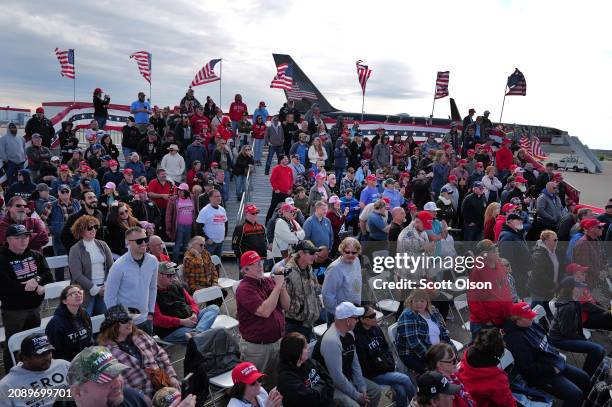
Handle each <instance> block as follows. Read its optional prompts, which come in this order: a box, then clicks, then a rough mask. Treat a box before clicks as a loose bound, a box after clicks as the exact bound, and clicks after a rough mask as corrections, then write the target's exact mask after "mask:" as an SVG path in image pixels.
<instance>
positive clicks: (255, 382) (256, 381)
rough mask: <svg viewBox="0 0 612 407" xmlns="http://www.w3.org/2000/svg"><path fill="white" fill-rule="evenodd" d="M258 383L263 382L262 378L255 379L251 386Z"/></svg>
mask: <svg viewBox="0 0 612 407" xmlns="http://www.w3.org/2000/svg"><path fill="white" fill-rule="evenodd" d="M257 384H261V379H257V380H255V381H254V382H253V383H251V384H249V386H255V385H257Z"/></svg>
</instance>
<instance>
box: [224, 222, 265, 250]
mask: <svg viewBox="0 0 612 407" xmlns="http://www.w3.org/2000/svg"><path fill="white" fill-rule="evenodd" d="M232 250H233V251H234V253H235V254H236V257H237V258H240V256H242V254H243V253H245V252H248V251H249V250H255V251H256V252H257V254H259V255H260V256H266V255H267V250H268V240H267V239H266V229H265V228H264V226H263V225H261V224H259V223H255V224H252V223H249V222H248V221H246V220H245V221H244V223H242V224H240V225H236V228H235V229H234V233H233V235H232Z"/></svg>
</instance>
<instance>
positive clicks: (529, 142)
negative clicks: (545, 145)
mask: <svg viewBox="0 0 612 407" xmlns="http://www.w3.org/2000/svg"><path fill="white" fill-rule="evenodd" d="M521 148H522V149H524V150H525V151H527V152H528V153H529V154H531V155H532V156H533V158H535V159H536V160H540V161H542V160H545V159H547V158H548V157H547V156H545V155H544V151H543V150H542V143H541V142H540V139H539V138H537V137H536V136H532V137H531V138H529V137H528V136H522V137H521Z"/></svg>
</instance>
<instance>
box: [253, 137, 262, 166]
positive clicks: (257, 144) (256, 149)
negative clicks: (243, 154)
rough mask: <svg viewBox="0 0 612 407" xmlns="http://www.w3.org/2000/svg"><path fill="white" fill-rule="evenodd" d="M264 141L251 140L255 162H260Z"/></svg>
mask: <svg viewBox="0 0 612 407" xmlns="http://www.w3.org/2000/svg"><path fill="white" fill-rule="evenodd" d="M263 145H264V139H257V138H256V139H253V154H254V160H255V162H259V161H261V156H262V155H263Z"/></svg>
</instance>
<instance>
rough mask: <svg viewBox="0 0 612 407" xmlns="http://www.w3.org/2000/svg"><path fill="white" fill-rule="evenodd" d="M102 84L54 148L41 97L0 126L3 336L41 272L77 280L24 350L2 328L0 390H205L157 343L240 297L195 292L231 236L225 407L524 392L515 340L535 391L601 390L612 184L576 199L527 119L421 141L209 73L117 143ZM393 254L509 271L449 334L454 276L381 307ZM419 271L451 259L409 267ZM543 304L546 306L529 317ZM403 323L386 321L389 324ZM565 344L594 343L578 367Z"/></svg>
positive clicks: (140, 119) (77, 394)
mask: <svg viewBox="0 0 612 407" xmlns="http://www.w3.org/2000/svg"><path fill="white" fill-rule="evenodd" d="M93 102H94V120H92V122H91V125H90V127H89V128H88V129H86V131H85V132H84V133H85V145H84V146H82V145H81V144H80V141H79V138H78V136H77V133H76V131H75V130H74V129H73V126H72V123H70V122H64V123H62V125H61V130H60V131H59V134H58V135H57V136H58V137H59V141H60V146H61V147H60V150H59V151H58V152H57V155H53V154H55V153H56V152H53V153H52V151H51V140H52V139H53V137H54V136H55V134H54V131H53V126H52V125H51V123H50V121H49V119H47V118H46V117H45V115H44V109H42V108H38V109H37V110H36V114H35V115H34V116H33V117H32V118H31V119H30V121H29V122H28V124H27V126H26V135H25V138H24V137H22V136H21V135H19V134H18V132H17V128H16V126H14V125H9V126H8V131H7V134H6V135H4V136H3V137H2V138H0V159H1V160H2V161H3V163H4V169H5V172H6V176H7V180H8V182H7V184H6V189H4V190H3V194H2V205H3V206H4V208H5V210H4V211H3V217H2V219H1V220H0V245H1V246H2V247H1V248H0V301H1V312H2V322H3V325H4V329H5V336H6V341H5V344H6V343H7V342H8V339H9V338H10V337H11V336H12V335H14V334H16V333H18V332H21V331H25V330H28V329H32V328H37V327H39V326H40V324H41V304H42V303H43V300H44V297H45V285H46V284H48V283H50V282H52V281H64V280H69V282H70V284H69V285H68V286H66V287H65V288H64V290H63V291H62V293H61V295H60V298H59V306H58V307H57V309H55V311H54V314H53V316H52V318H51V319H50V321H49V322H48V323H47V325H46V327H45V329H44V334H43V333H37V334H33V335H31V336H29V337H28V338H26V339H25V340H24V341H23V342H22V346H21V352H20V362H19V363H18V364H17V365H16V366H13V363H12V355H11V353H10V352H9V350H8V349H7V347H6V346H5V349H4V368H5V374H6V375H5V377H4V378H3V379H2V380H1V381H0V390H1V391H2V392H3V393H4V395H7V394H8V392H9V390H10V389H11V388H15V387H16V386H17V384H16V383H19V386H21V387H23V386H24V383H32V384H31V385H30V388H34V389H36V388H37V386H41V387H43V388H58V389H70V390H71V391H72V395H73V399H74V401H72V403H76V405H83V406H85V405H87V406H89V405H92V406H93V405H98V404H97V402H98V401H99V402H100V404H99V405H106V404H105V403H111V404H110V405H145V404H143V403H153V405H164V406H165V405H170V404H172V403H174V404H172V405H173V406H175V405H179V403H181V404H180V405H182V406H183V405H184V406H186V405H193V404H192V403H195V398H194V397H192V396H190V397H187V398H185V399H184V400H182V401H181V397H180V396H181V395H180V390H181V380H180V378H179V377H178V375H177V373H176V372H175V370H174V368H173V367H172V364H171V363H170V359H169V356H168V354H167V353H166V351H165V350H164V348H163V347H161V346H160V344H159V343H160V341H163V343H171V344H176V345H179V346H185V345H187V344H188V343H189V341H190V340H191V338H192V337H194V336H198V335H201V334H205V333H206V332H209V331H211V330H212V329H213V325H214V322H215V320H216V319H217V317H218V315H219V314H220V312H221V308H220V305H223V304H224V299H223V298H220V299H217V300H215V301H211V302H209V303H206V304H198V303H197V302H196V301H195V300H194V293H196V292H197V291H198V290H201V289H206V288H209V287H219V279H220V275H219V268H218V266H217V265H216V264H215V258H214V256H218V257H219V258H220V257H221V256H222V254H223V252H224V241H225V239H226V236H228V235H230V234H231V237H232V239H231V250H232V251H233V253H234V255H235V257H236V259H237V260H236V262H237V264H238V267H239V279H240V281H239V284H238V285H237V288H236V289H235V300H236V319H237V320H238V331H239V336H240V338H239V342H240V343H239V348H240V356H241V359H242V360H243V362H242V363H240V364H237V365H236V366H233V370H232V380H233V383H234V386H233V387H232V388H231V389H230V390H229V392H228V397H229V399H230V401H229V405H230V406H250V405H253V406H262V407H263V406H265V407H278V406H281V405H285V406H307V405H316V406H333V405H342V406H366V405H367V406H372V407H375V406H377V405H378V403H379V400H380V399H381V397H382V395H383V391H382V389H383V387H382V386H390V388H391V389H392V391H393V398H394V400H395V402H396V405H397V406H408V405H411V406H421V407H425V406H451V405H452V406H514V405H517V404H516V402H515V397H516V395H513V393H512V390H511V389H510V379H509V377H508V375H507V374H506V373H505V372H504V370H502V369H501V368H499V367H498V365H499V361H500V359H501V358H502V356H503V355H504V352H505V351H506V350H507V351H509V352H511V354H512V356H513V358H514V366H515V367H516V370H517V371H518V372H519V373H520V376H521V377H522V379H523V380H524V382H525V384H526V385H527V386H529V387H530V388H533V389H538V390H540V391H542V392H544V393H547V394H549V395H552V396H554V397H556V398H558V399H560V400H563V401H564V405H566V406H579V405H581V404H580V403H581V402H582V401H583V400H585V399H586V398H587V397H588V396H589V393H590V392H591V383H590V379H591V378H592V377H593V376H594V375H595V374H596V371H597V369H598V367H599V365H600V363H601V361H602V360H603V358H604V355H605V349H604V347H603V346H602V345H601V344H598V343H597V342H595V341H593V340H592V339H591V338H590V335H589V337H588V338H587V337H586V336H585V335H586V334H585V332H587V331H588V329H601V330H607V331H610V330H612V316H611V314H610V310H609V308H608V307H607V306H606V305H602V303H601V302H598V299H599V300H600V301H601V299H602V298H599V297H602V296H603V297H605V296H606V295H607V296H609V295H610V294H611V293H610V292H609V290H608V283H609V280H608V273H609V271H610V268H609V266H610V264H611V258H612V252H611V251H610V250H609V247H608V246H606V243H605V242H608V241H611V240H612V199H611V200H610V201H608V202H607V203H606V205H605V212H603V213H601V214H594V213H593V210H592V208H590V207H586V206H583V205H579V204H578V203H576V202H572V201H571V199H569V198H568V197H567V194H566V191H565V184H564V183H563V176H562V175H561V174H560V173H557V172H555V171H554V167H553V165H552V164H550V163H549V164H546V166H545V167H543V168H540V167H539V166H538V165H534V164H535V161H533V160H532V159H531V157H530V156H529V155H528V154H527V152H526V151H525V150H523V149H521V148H520V145H519V144H518V139H517V137H516V136H517V135H513V136H509V137H507V138H499V137H496V136H495V137H494V136H493V133H492V132H493V124H492V123H491V121H490V119H489V112H488V111H485V112H484V114H483V116H478V117H476V118H475V119H474V115H475V110H474V109H471V110H470V114H469V115H468V116H466V118H465V119H464V120H463V123H462V127H461V128H460V127H459V125H458V123H452V124H451V128H450V131H448V133H446V134H445V135H442V136H443V137H437V136H436V135H435V134H434V133H431V134H429V135H428V137H427V139H426V140H424V141H422V142H417V141H415V140H414V138H413V136H412V135H409V136H404V137H402V136H401V135H398V134H396V135H394V136H393V137H391V135H390V134H388V133H387V131H386V130H385V129H384V128H382V127H381V128H379V129H377V130H376V132H375V135H374V136H373V137H366V136H365V134H363V133H362V132H361V131H360V129H359V124H358V123H357V122H355V123H352V124H349V123H347V122H346V121H345V120H344V119H343V118H342V117H339V118H338V119H337V121H336V122H335V123H334V124H333V125H331V126H330V127H329V128H328V125H329V124H330V123H329V122H328V121H326V120H325V117H324V115H323V114H322V113H321V111H320V109H319V108H318V106H317V105H316V103H315V104H313V105H312V107H311V108H310V109H309V110H308V111H307V112H299V111H298V110H297V109H296V107H295V103H294V101H291V100H289V101H288V102H287V103H286V104H285V105H283V107H282V108H281V109H280V111H279V112H278V114H270V113H269V112H268V111H267V106H266V103H265V102H264V101H262V102H260V103H259V105H258V108H257V109H255V110H254V111H253V112H251V113H250V112H249V109H248V107H247V105H246V104H245V103H244V102H243V101H242V97H241V95H236V97H235V99H234V101H233V102H232V104H231V106H230V108H229V111H228V112H227V114H226V113H225V112H223V111H222V110H221V108H220V107H219V106H217V105H216V104H215V102H214V101H213V100H212V99H211V98H210V97H207V100H206V102H205V103H204V104H201V103H200V102H199V101H198V100H197V99H196V98H195V95H194V92H193V90H192V89H189V90H188V91H187V93H186V95H185V97H184V98H183V99H182V100H181V102H180V104H179V105H177V106H175V107H174V109H172V110H171V109H170V108H169V107H166V108H163V109H159V108H158V107H157V106H151V104H150V103H149V102H148V101H147V100H146V95H145V94H144V93H142V92H141V93H139V94H138V99H137V100H136V101H135V102H133V103H132V104H131V106H130V109H131V114H132V116H130V117H129V118H128V119H127V122H126V124H125V126H124V127H123V131H122V137H121V141H120V144H121V148H119V146H117V145H115V144H114V142H113V138H112V137H111V136H110V135H109V134H108V133H107V132H106V131H105V123H106V120H107V119H108V111H107V108H108V104H109V103H110V97H109V96H108V95H106V96H104V94H103V92H102V90H101V89H96V90H95V91H94V94H93ZM26 139H28V140H30V141H31V144H30V145H27V144H26V141H25V140H26ZM26 145H27V146H26ZM264 146H267V156H265V157H264ZM121 155H123V157H121ZM275 157H276V162H275V160H274V158H275ZM260 167H261V168H260ZM537 168H540V170H538V169H537ZM253 171H263V172H264V173H265V174H266V175H269V182H270V185H271V187H272V196H271V199H270V206H269V208H261V209H267V213H266V215H265V221H264V222H261V220H262V218H263V214H261V215H262V216H261V217H260V208H258V207H257V206H256V205H255V204H253V203H246V204H245V205H244V221H243V222H241V223H240V224H239V225H237V226H236V227H235V229H234V230H233V231H231V230H227V229H228V227H227V224H228V216H227V212H226V210H225V206H226V204H227V202H228V201H230V200H232V199H234V198H236V199H237V200H241V199H242V198H243V193H244V192H245V188H246V178H247V176H248V175H249V173H252V172H253ZM232 191H235V196H232ZM168 242H173V245H172V250H171V253H169V252H168V251H167V250H166V243H168ZM225 249H230V247H225ZM380 250H386V252H387V253H390V255H391V256H393V255H394V253H396V252H397V253H407V254H409V255H411V256H414V257H418V256H421V255H423V254H426V255H429V256H438V257H440V256H449V257H451V258H458V257H461V256H466V255H473V256H481V257H480V258H482V259H483V261H482V262H481V263H479V264H478V265H474V266H473V267H470V268H469V270H467V272H466V273H469V278H470V280H471V281H474V282H490V283H493V284H491V288H490V289H484V290H476V289H468V290H467V303H468V310H469V322H468V323H466V324H464V327H465V329H466V330H468V331H469V332H470V333H471V337H472V338H471V341H469V343H467V342H466V343H458V342H457V341H453V340H452V339H451V333H450V332H449V329H448V326H447V321H448V320H449V319H452V318H453V314H454V313H455V312H457V311H459V310H455V311H453V310H452V308H453V306H452V304H453V297H454V296H456V295H457V294H458V293H456V292H453V291H448V290H447V291H445V290H421V289H414V290H403V289H402V290H391V294H392V296H393V298H392V299H393V300H395V302H396V303H397V306H396V309H394V310H388V309H386V310H384V311H385V313H383V314H381V312H380V311H381V310H379V309H377V302H378V301H377V294H380V292H379V291H378V290H376V289H375V288H374V287H372V286H371V283H370V281H371V278H372V277H374V276H375V274H374V273H373V272H372V267H371V265H372V262H373V261H374V260H375V259H374V256H375V254H374V253H375V251H378V253H380ZM45 255H54V256H62V255H66V256H67V259H68V261H67V263H68V267H67V268H66V269H64V268H59V269H55V270H51V269H50V268H49V266H48V264H47V262H46V260H45ZM269 273H271V274H269ZM384 276H385V278H386V279H387V281H399V280H400V279H401V278H404V277H406V275H405V274H404V273H403V271H402V270H400V269H397V270H390V271H389V272H388V273H386V274H385V275H384ZM415 277H418V278H424V279H426V280H428V281H441V280H444V279H447V278H449V277H452V278H455V277H456V276H455V274H454V273H453V272H452V270H448V269H444V268H439V267H423V266H418V265H415V267H414V268H413V270H412V277H411V278H415ZM222 294H223V297H225V296H227V295H228V294H229V293H228V291H227V290H226V289H224V290H223V291H222ZM596 297H598V298H597V299H596ZM537 307H541V308H543V309H544V311H543V312H544V313H545V315H546V317H545V319H546V321H548V323H545V324H540V323H539V322H536V321H534V320H537V321H542V320H540V319H539V318H536V317H537V316H538V314H537V312H535V311H534V310H537V309H538V308H537ZM385 314H386V315H385ZM99 315H103V316H104V321H103V322H102V325H101V328H100V332H99V333H95V334H94V332H93V328H92V318H93V317H96V316H99ZM381 315H382V316H383V317H384V319H383V320H382V322H381V318H380V317H381ZM460 316H461V314H460ZM389 319H395V320H396V321H397V324H396V326H395V328H396V329H395V331H394V332H395V333H394V336H392V337H389V336H388V335H385V332H384V331H383V329H382V328H381V324H387V323H388V320H389ZM320 326H323V328H324V329H323V330H322V331H317V330H316V329H315V328H317V327H320ZM585 329H586V330H585ZM315 332H317V334H315ZM314 341H316V343H315V342H314ZM458 345H460V346H458ZM559 350H563V351H568V352H574V353H582V354H585V361H584V364H583V365H582V366H581V367H577V366H572V365H571V364H570V363H569V362H568V361H567V360H566V359H565V358H563V357H562V355H561V354H560V353H559ZM107 367H108V369H107ZM39 382H40V383H41V384H40V385H38V384H36V383H39ZM172 389H174V390H172ZM157 393H159V394H157ZM57 394H59V393H56V395H57ZM183 396H185V395H183ZM27 397H28V398H29V399H27V400H26V401H24V403H25V404H28V405H29V404H31V403H33V402H36V403H38V404H37V405H52V404H53V402H54V397H52V396H50V395H49V394H48V393H41V394H38V395H37V396H34V395H32V394H29V395H28V396H27ZM94 399H95V401H94ZM121 400H123V401H121ZM164 400H165V401H170V402H169V403H167V404H163V403H164ZM56 403H57V401H56ZM65 403H68V402H65ZM113 403H114V404H113ZM121 403H123V404H121ZM156 403H157V404H156ZM13 405H22V404H13ZM72 405H74V404H72Z"/></svg>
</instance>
